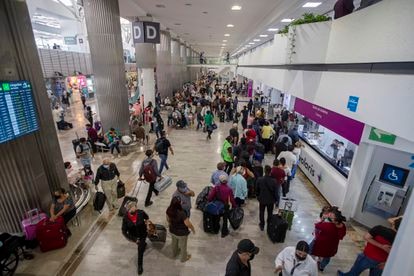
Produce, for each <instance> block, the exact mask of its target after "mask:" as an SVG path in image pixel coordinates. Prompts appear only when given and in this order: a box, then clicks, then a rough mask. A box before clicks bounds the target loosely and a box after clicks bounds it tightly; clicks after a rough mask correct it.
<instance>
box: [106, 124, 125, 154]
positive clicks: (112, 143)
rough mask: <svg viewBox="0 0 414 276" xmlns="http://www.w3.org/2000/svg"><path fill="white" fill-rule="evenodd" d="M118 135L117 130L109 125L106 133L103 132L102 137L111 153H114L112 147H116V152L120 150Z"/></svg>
mask: <svg viewBox="0 0 414 276" xmlns="http://www.w3.org/2000/svg"><path fill="white" fill-rule="evenodd" d="M120 136H121V135H120V134H119V133H118V131H116V130H115V129H114V128H113V127H111V128H110V129H109V131H108V132H107V133H105V135H104V138H105V141H106V143H107V144H108V147H109V148H110V149H111V154H114V149H116V152H117V153H118V154H120V153H121V150H120V149H119V139H120Z"/></svg>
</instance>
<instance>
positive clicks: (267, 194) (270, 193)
mask: <svg viewBox="0 0 414 276" xmlns="http://www.w3.org/2000/svg"><path fill="white" fill-rule="evenodd" d="M271 171H272V168H271V167H270V166H269V165H266V166H265V168H264V173H265V175H264V176H263V177H259V179H257V182H256V194H257V200H258V201H259V221H260V223H259V227H260V230H261V231H263V230H264V226H265V220H264V212H265V209H267V221H268V222H269V220H270V218H271V217H272V214H273V206H274V204H275V202H276V195H277V194H276V188H277V186H278V184H277V182H276V179H274V178H273V177H272V176H271V175H270V173H271Z"/></svg>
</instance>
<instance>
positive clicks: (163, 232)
mask: <svg viewBox="0 0 414 276" xmlns="http://www.w3.org/2000/svg"><path fill="white" fill-rule="evenodd" d="M154 225H155V230H156V231H155V234H153V235H148V239H149V240H150V241H151V242H165V241H166V240H167V228H165V227H164V226H163V225H161V224H154Z"/></svg>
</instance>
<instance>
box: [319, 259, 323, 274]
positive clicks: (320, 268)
mask: <svg viewBox="0 0 414 276" xmlns="http://www.w3.org/2000/svg"><path fill="white" fill-rule="evenodd" d="M318 270H319V271H320V272H323V270H324V269H323V268H322V267H321V262H319V261H318Z"/></svg>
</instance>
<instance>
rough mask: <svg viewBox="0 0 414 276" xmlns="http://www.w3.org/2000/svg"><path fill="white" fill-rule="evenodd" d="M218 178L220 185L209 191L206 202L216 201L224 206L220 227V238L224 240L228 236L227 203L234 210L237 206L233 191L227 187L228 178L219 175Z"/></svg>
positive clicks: (228, 207)
mask: <svg viewBox="0 0 414 276" xmlns="http://www.w3.org/2000/svg"><path fill="white" fill-rule="evenodd" d="M219 178H220V185H218V186H215V187H214V188H213V189H211V192H210V194H209V195H208V202H211V201H213V200H216V199H217V200H220V201H221V202H223V204H224V213H223V225H222V227H221V237H222V238H224V237H226V236H227V235H228V234H229V229H228V225H227V221H228V218H229V211H230V206H229V202H230V203H231V206H232V208H235V207H236V206H237V204H236V201H235V200H234V195H233V190H232V189H231V188H230V187H229V186H227V181H228V177H227V176H225V175H220V177H219Z"/></svg>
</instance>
